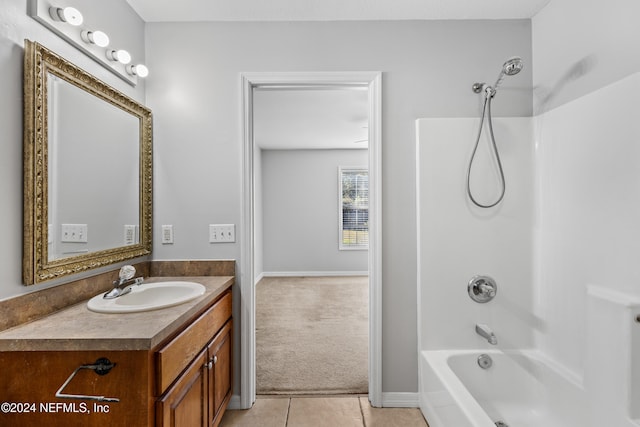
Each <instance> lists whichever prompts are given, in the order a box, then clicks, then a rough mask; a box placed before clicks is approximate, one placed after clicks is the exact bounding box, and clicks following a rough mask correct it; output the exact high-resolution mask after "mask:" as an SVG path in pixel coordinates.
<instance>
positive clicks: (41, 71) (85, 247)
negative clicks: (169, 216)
mask: <svg viewBox="0 0 640 427" xmlns="http://www.w3.org/2000/svg"><path fill="white" fill-rule="evenodd" d="M152 146H153V140H152V117H151V110H149V109H148V108H146V107H145V106H144V105H142V104H140V103H138V102H136V101H134V100H132V99H130V98H129V97H127V96H126V95H124V94H122V93H121V92H119V91H117V90H116V89H114V88H112V87H110V86H109V85H107V84H105V83H103V82H102V81H100V80H98V79H97V78H95V77H94V76H92V75H91V74H89V73H87V72H86V71H84V70H82V69H81V68H79V67H78V66H76V65H74V64H72V63H71V62H69V61H67V60H65V59H64V58H62V57H60V56H59V55H57V54H56V53H54V52H52V51H50V50H48V49H47V48H45V47H44V46H42V45H40V44H38V43H36V42H32V41H30V40H25V58H24V242H23V244H24V253H23V268H22V272H23V281H24V283H25V284H26V285H31V284H34V283H40V282H44V281H47V280H52V279H56V278H59V277H63V276H65V275H69V274H74V273H79V272H82V271H86V270H90V269H93V268H98V267H102V266H106V265H109V264H113V263H117V262H120V261H124V260H127V259H131V258H135V257H140V256H144V255H148V254H150V253H151V244H152V161H153V159H152Z"/></svg>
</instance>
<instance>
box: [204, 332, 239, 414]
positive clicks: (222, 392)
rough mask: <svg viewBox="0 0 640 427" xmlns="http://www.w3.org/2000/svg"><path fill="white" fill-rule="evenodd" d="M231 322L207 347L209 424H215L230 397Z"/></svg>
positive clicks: (231, 376)
mask: <svg viewBox="0 0 640 427" xmlns="http://www.w3.org/2000/svg"><path fill="white" fill-rule="evenodd" d="M232 330H233V323H232V321H231V320H229V321H228V322H227V323H226V324H225V325H224V327H223V328H222V329H221V330H220V332H218V335H216V337H215V338H214V339H213V341H211V344H209V346H208V347H207V349H208V354H209V365H208V366H210V369H209V426H217V425H218V424H219V423H220V420H221V419H222V415H223V414H224V409H225V408H226V405H227V403H229V399H230V398H231V385H232V378H233V369H232V366H231V360H232V353H231V352H232V348H233V345H232V340H231V332H232Z"/></svg>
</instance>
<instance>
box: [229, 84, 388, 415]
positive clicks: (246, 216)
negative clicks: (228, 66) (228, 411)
mask: <svg viewBox="0 0 640 427" xmlns="http://www.w3.org/2000/svg"><path fill="white" fill-rule="evenodd" d="M292 87H307V88H316V89H319V88H323V87H342V88H345V89H348V88H354V89H355V88H360V89H364V90H366V91H367V93H368V104H369V108H368V110H369V128H368V143H369V150H368V170H369V218H368V221H369V250H368V270H367V273H368V278H369V280H368V286H369V346H368V348H369V357H368V372H369V400H370V401H371V404H372V405H373V406H381V400H382V392H381V382H382V372H381V356H382V355H381V334H382V328H381V323H382V322H381V311H382V310H381V203H380V200H381V191H380V190H381V175H380V172H381V157H380V154H381V123H380V122H381V73H379V72H347V73H337V72H321V73H247V74H243V75H242V104H243V116H242V117H243V139H244V145H243V200H242V203H243V207H242V212H243V219H242V224H241V232H242V243H243V246H242V261H241V275H240V289H241V295H242V297H241V301H240V305H241V316H240V322H241V327H240V329H241V336H240V341H241V342H240V347H241V355H240V384H241V390H240V403H239V406H240V407H241V408H250V407H251V406H252V404H253V402H254V401H255V397H256V361H255V350H256V342H255V313H256V312H255V300H256V287H255V284H256V279H257V278H258V277H257V275H256V272H257V269H256V261H257V260H256V222H255V220H256V208H257V206H256V200H255V197H256V191H255V189H256V187H255V184H256V171H255V167H256V164H255V160H256V150H257V147H256V146H255V141H254V128H253V126H254V121H253V117H254V116H253V113H254V110H253V108H254V99H253V94H254V90H255V89H257V88H262V89H264V88H292ZM258 261H259V260H258Z"/></svg>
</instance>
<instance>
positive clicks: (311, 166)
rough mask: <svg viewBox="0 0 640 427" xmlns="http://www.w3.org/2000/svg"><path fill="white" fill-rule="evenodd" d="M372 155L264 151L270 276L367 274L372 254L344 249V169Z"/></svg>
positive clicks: (364, 163) (266, 255) (362, 163)
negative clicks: (341, 203)
mask: <svg viewBox="0 0 640 427" xmlns="http://www.w3.org/2000/svg"><path fill="white" fill-rule="evenodd" d="M367 162H368V151H367V150H263V152H262V189H263V201H262V203H263V205H262V211H263V227H264V229H263V233H264V235H263V245H262V251H263V257H264V267H263V268H264V272H267V273H274V272H275V273H278V272H284V273H295V272H300V273H301V274H302V273H304V272H326V273H339V272H344V273H350V272H366V271H367V267H368V262H367V251H366V250H344V251H341V250H339V249H338V243H339V234H338V226H339V217H338V211H339V205H338V202H339V197H340V193H339V184H338V182H339V179H338V167H339V166H351V167H362V166H364V167H367Z"/></svg>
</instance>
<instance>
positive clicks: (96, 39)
mask: <svg viewBox="0 0 640 427" xmlns="http://www.w3.org/2000/svg"><path fill="white" fill-rule="evenodd" d="M80 37H81V38H82V40H83V41H84V42H85V43H88V44H95V45H96V46H100V47H107V46H109V36H108V35H107V34H106V33H104V32H102V31H89V30H83V31H82V32H81V33H80Z"/></svg>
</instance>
